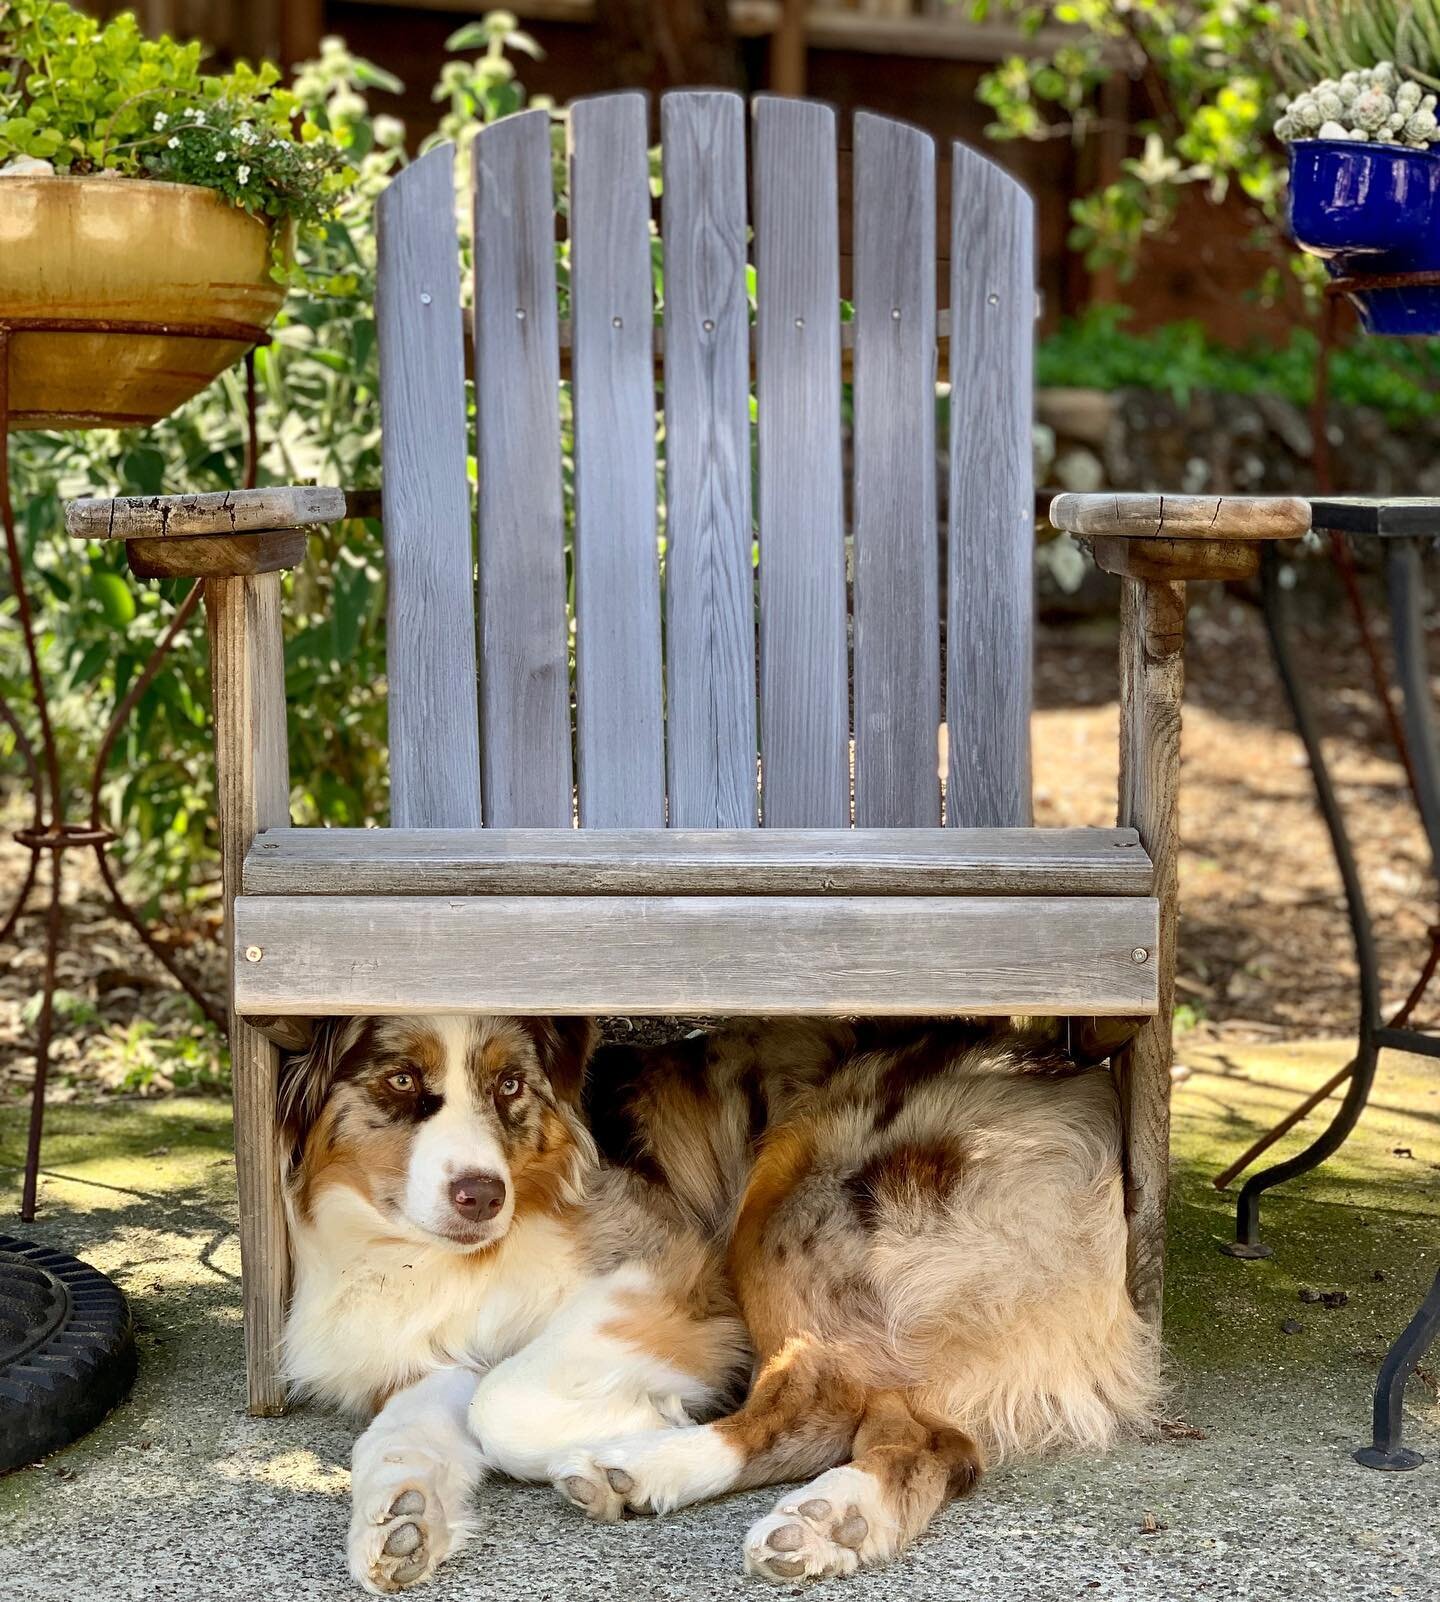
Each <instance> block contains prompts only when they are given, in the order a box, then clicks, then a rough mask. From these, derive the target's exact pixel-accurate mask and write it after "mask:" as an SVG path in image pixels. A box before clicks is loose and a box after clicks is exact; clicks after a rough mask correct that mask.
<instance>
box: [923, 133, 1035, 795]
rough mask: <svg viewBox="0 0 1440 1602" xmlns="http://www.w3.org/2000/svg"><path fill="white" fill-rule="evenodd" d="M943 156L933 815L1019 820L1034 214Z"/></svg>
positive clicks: (1030, 599) (983, 165)
mask: <svg viewBox="0 0 1440 1602" xmlns="http://www.w3.org/2000/svg"><path fill="white" fill-rule="evenodd" d="M951 152H952V167H951V185H952V194H951V208H950V216H951V243H950V316H951V338H950V385H951V389H950V513H949V534H950V560H949V602H948V605H949V632H948V636H947V658H948V661H947V680H946V693H945V705H946V722H947V725H948V733H949V752H950V757H949V783H948V786H947V789H946V803H945V816H946V821H947V822H948V823H951V824H979V825H984V824H988V825H1006V824H1010V825H1013V824H1025V823H1028V822H1029V821H1030V815H1031V811H1030V683H1031V656H1032V651H1033V634H1034V590H1035V580H1034V545H1035V490H1034V481H1033V473H1034V469H1033V466H1032V445H1031V438H1030V431H1031V417H1032V415H1033V398H1032V397H1033V388H1034V381H1033V372H1032V348H1031V347H1032V330H1033V327H1034V320H1035V243H1034V233H1035V221H1034V205H1033V203H1032V202H1031V199H1030V197H1029V195H1028V194H1026V192H1025V191H1024V190H1023V189H1022V188H1021V187H1020V186H1019V185H1018V184H1017V183H1016V182H1015V180H1014V179H1013V178H1011V177H1009V176H1008V175H1007V174H1005V173H1004V172H1002V171H1001V170H1000V169H999V168H998V167H996V166H994V165H992V164H991V163H990V162H988V161H986V160H985V158H984V157H983V156H980V155H977V154H976V153H975V151H973V150H970V149H968V148H967V147H966V146H964V145H960V144H956V145H953V146H952V147H951Z"/></svg>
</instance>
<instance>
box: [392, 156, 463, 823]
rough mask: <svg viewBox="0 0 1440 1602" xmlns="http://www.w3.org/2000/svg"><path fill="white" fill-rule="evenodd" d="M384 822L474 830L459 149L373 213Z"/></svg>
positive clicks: (434, 161) (401, 181)
mask: <svg viewBox="0 0 1440 1602" xmlns="http://www.w3.org/2000/svg"><path fill="white" fill-rule="evenodd" d="M376 229H377V233H378V236H379V247H378V248H379V272H378V275H377V289H376V298H375V322H376V330H377V336H378V340H379V353H380V400H381V406H382V409H383V411H384V415H385V427H384V430H383V433H382V435H381V453H382V466H383V475H384V479H383V481H384V485H385V490H384V517H383V526H384V537H385V566H386V575H387V583H386V629H385V634H386V676H387V682H388V692H387V700H388V706H389V718H390V817H391V821H392V822H393V823H394V824H395V825H396V826H397V827H399V828H441V827H444V826H447V825H448V826H450V827H453V828H465V827H474V826H476V825H478V824H479V822H480V740H479V723H478V715H477V708H476V692H475V577H474V560H473V557H472V554H471V536H470V487H469V484H468V482H467V481H466V476H465V457H466V448H467V447H466V421H465V351H464V332H463V329H462V326H461V321H460V246H459V241H458V238H457V235H456V228H455V149H454V146H453V145H448V144H447V145H439V146H437V147H436V148H435V149H434V150H431V151H430V152H428V153H427V154H426V155H424V156H422V157H421V158H420V159H419V160H418V161H416V162H413V163H412V164H411V165H410V166H409V167H407V168H406V169H405V170H404V171H403V172H401V173H399V174H397V176H396V178H395V180H394V182H392V183H391V184H390V185H389V186H388V187H387V189H386V190H385V193H384V194H383V195H382V196H381V197H380V200H379V203H378V205H377V207H376Z"/></svg>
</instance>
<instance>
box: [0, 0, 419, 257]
mask: <svg viewBox="0 0 1440 1602" xmlns="http://www.w3.org/2000/svg"><path fill="white" fill-rule="evenodd" d="M352 70H353V72H354V74H355V76H356V77H357V79H358V80H359V81H360V82H362V83H369V84H372V85H374V86H376V87H396V85H395V82H394V80H393V79H391V78H390V77H389V75H388V74H385V73H382V72H380V71H379V69H378V68H375V67H372V66H370V65H369V63H360V62H357V63H354V64H353V69H352ZM352 133H353V127H352V125H351V124H349V123H346V122H343V121H342V122H338V123H331V124H330V125H327V124H326V123H325V122H323V121H317V120H316V119H315V118H314V117H313V116H311V115H310V114H309V108H308V107H307V104H306V101H305V99H304V97H303V96H301V95H297V94H296V93H295V92H294V91H293V90H291V89H287V88H285V87H283V86H282V85H281V83H280V74H279V71H278V70H277V69H276V68H275V67H273V66H271V65H269V64H268V63H267V64H265V65H262V66H260V67H258V68H255V67H250V66H247V65H245V64H244V63H243V62H242V63H241V64H240V65H238V66H237V67H236V68H235V69H234V70H233V71H232V72H229V73H226V74H224V75H223V76H222V75H219V74H214V73H207V72H205V71H204V70H203V68H202V65H201V49H200V46H199V45H198V44H179V43H177V42H176V41H175V40H173V39H170V38H160V39H147V38H145V37H144V35H143V34H142V33H141V32H140V28H139V25H138V23H137V22H136V20H135V18H134V17H133V16H132V15H131V14H130V13H128V12H122V13H121V14H120V15H119V16H117V17H115V18H113V19H112V20H111V21H109V22H105V23H101V22H97V21H96V20H95V19H94V18H93V17H89V16H86V15H85V14H84V13H83V12H80V11H77V10H75V9H74V8H73V7H72V6H68V5H64V4H62V3H60V0H0V168H4V167H6V166H7V165H8V166H12V167H16V168H19V169H20V170H26V171H41V172H43V171H50V170H53V171H55V172H58V173H65V174H73V175H76V176H83V175H86V174H92V173H116V174H118V175H120V176H121V177H127V178H153V179H158V180H160V181H162V182H166V183H178V184H192V185H196V186H198V187H200V188H204V189H213V190H214V191H215V192H216V193H217V194H220V195H223V196H224V197H225V199H226V200H228V201H230V202H231V203H232V204H234V205H236V206H240V207H242V208H243V209H244V210H246V211H248V212H251V213H253V214H254V215H256V216H258V217H263V218H265V219H267V220H268V221H271V222H293V223H295V224H298V225H299V226H300V227H301V228H302V229H314V228H317V227H319V226H320V225H321V224H322V223H323V222H324V220H325V219H326V218H327V217H328V216H329V215H330V213H331V212H332V211H333V209H334V207H335V205H336V204H337V202H338V200H339V199H340V197H341V196H342V195H343V193H344V192H345V190H346V189H347V188H348V187H349V186H350V185H351V184H352V183H353V181H354V178H355V169H354V167H353V165H352V161H353V158H354V156H355V155H356V154H363V151H358V150H357V148H356V147H355V143H354V140H353V138H352V137H351V135H352Z"/></svg>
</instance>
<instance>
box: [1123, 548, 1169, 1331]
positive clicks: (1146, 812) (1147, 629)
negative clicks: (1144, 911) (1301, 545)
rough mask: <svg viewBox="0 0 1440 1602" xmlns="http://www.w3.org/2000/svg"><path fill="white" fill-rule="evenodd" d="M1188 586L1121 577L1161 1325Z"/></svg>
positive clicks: (1143, 1062)
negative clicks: (1145, 954) (1146, 952)
mask: <svg viewBox="0 0 1440 1602" xmlns="http://www.w3.org/2000/svg"><path fill="white" fill-rule="evenodd" d="M1184 653H1185V586H1184V585H1183V584H1176V583H1165V582H1150V581H1146V580H1143V579H1128V578H1127V579H1122V580H1121V588H1120V823H1121V824H1122V825H1125V826H1128V827H1130V828H1134V829H1138V830H1139V832H1140V837H1141V839H1142V840H1143V841H1144V842H1145V846H1146V848H1147V850H1148V851H1149V853H1150V858H1151V861H1152V862H1153V863H1154V865H1155V895H1156V899H1157V901H1158V904H1159V911H1160V931H1159V944H1158V947H1157V950H1156V956H1155V959H1154V968H1155V979H1156V1001H1157V1003H1158V1011H1157V1012H1156V1014H1155V1015H1154V1016H1153V1017H1152V1018H1150V1019H1149V1020H1148V1021H1147V1022H1146V1023H1145V1024H1144V1026H1143V1027H1142V1028H1141V1029H1140V1032H1139V1033H1138V1034H1137V1035H1136V1036H1135V1038H1134V1040H1133V1041H1132V1042H1131V1043H1130V1044H1129V1045H1128V1046H1127V1047H1126V1048H1125V1049H1124V1050H1123V1051H1122V1052H1120V1053H1119V1055H1118V1056H1117V1057H1116V1058H1115V1076H1116V1082H1117V1084H1118V1086H1119V1089H1120V1102H1121V1109H1122V1112H1123V1115H1124V1119H1125V1151H1126V1165H1125V1166H1126V1190H1125V1199H1126V1212H1127V1214H1128V1216H1129V1220H1130V1243H1129V1283H1130V1294H1131V1297H1132V1299H1133V1300H1134V1302H1135V1305H1136V1307H1137V1308H1138V1309H1139V1310H1140V1312H1141V1313H1142V1314H1143V1315H1144V1317H1145V1318H1147V1319H1149V1320H1150V1321H1151V1322H1152V1323H1155V1324H1157V1325H1158V1324H1159V1322H1160V1318H1161V1311H1162V1303H1163V1299H1164V1287H1165V1278H1164V1276H1165V1208H1166V1201H1167V1197H1168V1193H1169V1186H1170V1063H1171V1054H1172V1046H1171V1030H1172V1018H1173V1012H1174V1005H1175V938H1176V923H1177V918H1178V914H1179V855H1180V827H1179V792H1180V703H1181V697H1182V695H1183V692H1184V688H1185V654H1184Z"/></svg>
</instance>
